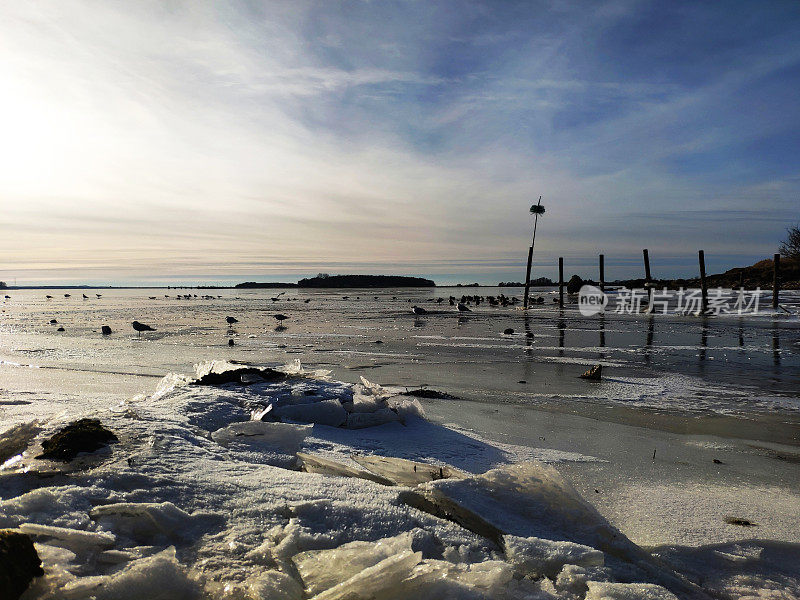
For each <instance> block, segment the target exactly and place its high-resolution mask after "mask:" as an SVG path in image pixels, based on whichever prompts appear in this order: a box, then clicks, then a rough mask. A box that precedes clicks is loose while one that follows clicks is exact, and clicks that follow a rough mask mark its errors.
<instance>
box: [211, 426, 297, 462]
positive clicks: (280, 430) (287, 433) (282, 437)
mask: <svg viewBox="0 0 800 600" xmlns="http://www.w3.org/2000/svg"><path fill="white" fill-rule="evenodd" d="M309 433H311V427H309V426H307V425H293V424H290V423H267V422H264V421H242V422H240V423H231V424H230V425H228V426H227V427H223V428H222V429H217V430H216V431H215V432H214V433H212V434H211V439H212V440H214V441H215V442H217V443H218V444H219V445H221V446H228V444H230V443H231V442H237V443H243V444H252V445H260V446H267V447H270V448H274V449H278V450H282V451H283V452H286V453H288V454H294V453H296V452H297V451H298V450H299V449H300V446H301V444H302V443H303V440H304V439H305V438H306V436H307V435H308V434H309Z"/></svg>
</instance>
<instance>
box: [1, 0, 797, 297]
mask: <svg viewBox="0 0 800 600" xmlns="http://www.w3.org/2000/svg"><path fill="white" fill-rule="evenodd" d="M798 31H800V3H798V2H796V1H794V0H791V1H785V2H770V1H763V2H736V1H734V0H729V1H726V2H711V1H709V2H697V1H692V2H681V1H679V0H671V1H669V2H663V1H660V2H650V1H642V0H613V1H608V2H602V1H595V0H592V1H587V2H563V1H561V2H555V1H554V2H536V1H532V0H531V1H525V2H504V1H499V0H495V1H491V2H469V1H466V0H459V1H453V2H447V1H442V2H437V1H422V0H420V1H414V0H404V1H397V2H390V1H378V0H373V1H352V2H349V1H342V2H336V1H333V0H325V1H323V0H321V1H319V2H303V1H291V2H290V1H286V2H256V1H254V0H250V1H238V0H231V1H229V2H202V1H199V0H192V1H186V2H179V1H174V0H164V1H159V2H150V1H147V0H137V1H136V2H130V1H127V0H124V1H114V0H104V1H99V0H52V1H38V0H30V1H25V2H14V1H10V0H9V1H7V2H0V209H2V213H1V214H2V218H1V219H0V280H4V281H7V282H8V283H10V284H12V283H14V282H15V281H16V282H17V284H18V285H32V284H56V283H67V284H80V283H87V284H104V283H115V284H163V285H166V284H168V283H178V282H180V283H229V282H238V281H244V280H261V281H279V280H284V281H295V280H297V279H298V278H299V277H304V276H308V275H314V274H316V273H318V272H328V273H394V274H409V275H411V274H414V275H426V276H430V277H433V278H434V279H435V280H436V281H438V282H442V283H448V282H456V281H463V282H472V281H478V282H481V283H492V282H497V281H509V280H515V281H520V280H522V279H523V278H524V275H525V273H524V271H525V261H526V258H527V247H528V246H529V245H530V236H531V231H532V224H533V219H532V217H531V216H530V214H529V207H530V205H531V204H534V203H536V201H537V200H538V198H539V196H542V204H543V205H544V206H545V207H546V213H545V214H544V215H543V216H542V217H541V218H540V219H539V224H538V230H537V239H536V247H535V255H534V273H533V276H534V277H536V276H550V277H553V276H555V275H556V264H557V259H558V257H559V256H563V257H564V260H565V270H566V271H567V273H568V274H572V273H578V274H581V275H583V276H596V262H597V258H596V257H597V254H598V253H603V254H605V256H606V278H607V279H609V280H612V279H615V278H618V277H619V278H622V277H630V276H641V272H642V264H641V250H642V248H648V249H649V253H650V257H651V263H652V267H653V275H654V276H657V277H669V276H680V275H686V276H692V275H694V274H695V273H696V271H697V250H698V249H703V250H704V251H705V255H706V261H707V266H708V270H709V271H710V272H717V271H721V270H725V269H727V268H731V267H734V266H742V265H745V264H751V263H752V262H755V261H756V260H759V259H761V258H764V257H767V256H771V255H772V253H774V252H776V251H777V245H778V243H779V242H780V240H781V239H782V238H783V237H784V234H785V231H786V228H787V227H788V226H790V225H793V224H795V223H796V222H798V221H800V193H799V192H800V160H799V159H800V36H798V35H797V32H798Z"/></svg>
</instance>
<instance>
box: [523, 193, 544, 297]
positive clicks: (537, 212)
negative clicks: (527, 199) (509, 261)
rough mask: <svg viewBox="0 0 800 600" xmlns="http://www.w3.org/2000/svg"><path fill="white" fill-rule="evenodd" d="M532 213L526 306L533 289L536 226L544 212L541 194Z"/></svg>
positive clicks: (526, 279)
mask: <svg viewBox="0 0 800 600" xmlns="http://www.w3.org/2000/svg"><path fill="white" fill-rule="evenodd" d="M530 213H531V214H532V215H533V237H532V238H531V248H530V250H529V251H528V270H527V271H526V273H525V299H524V301H523V303H522V305H523V306H524V307H525V308H528V294H529V293H530V289H531V266H532V265H533V247H534V246H536V226H537V225H538V224H539V215H543V214H544V206H542V197H541V196H539V202H537V203H536V204H534V205H533V206H531V209H530Z"/></svg>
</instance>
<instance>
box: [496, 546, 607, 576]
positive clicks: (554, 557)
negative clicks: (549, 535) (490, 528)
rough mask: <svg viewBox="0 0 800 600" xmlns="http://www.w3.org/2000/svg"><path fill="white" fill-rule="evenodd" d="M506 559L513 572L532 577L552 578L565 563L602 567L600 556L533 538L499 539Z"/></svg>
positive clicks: (602, 560) (585, 549) (578, 547)
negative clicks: (513, 569) (511, 565)
mask: <svg viewBox="0 0 800 600" xmlns="http://www.w3.org/2000/svg"><path fill="white" fill-rule="evenodd" d="M503 547H504V549H505V553H506V559H507V560H508V561H509V562H510V563H511V564H513V565H514V568H515V569H516V570H517V572H519V573H521V574H523V575H528V576H531V577H534V578H539V577H542V576H547V577H549V578H551V579H555V577H556V576H557V575H558V573H559V571H561V568H562V567H563V566H564V565H566V564H572V565H579V566H583V567H602V566H603V563H604V558H603V553H602V552H600V551H599V550H595V549H594V548H590V547H589V546H584V545H582V544H575V543H573V542H556V541H553V540H545V539H541V538H536V537H529V538H521V537H517V536H514V535H505V536H503Z"/></svg>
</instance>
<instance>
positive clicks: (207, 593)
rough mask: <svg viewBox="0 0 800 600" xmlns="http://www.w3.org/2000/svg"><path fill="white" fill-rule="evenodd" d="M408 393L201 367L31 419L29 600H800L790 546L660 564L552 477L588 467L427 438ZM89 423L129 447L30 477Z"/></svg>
mask: <svg viewBox="0 0 800 600" xmlns="http://www.w3.org/2000/svg"><path fill="white" fill-rule="evenodd" d="M401 391H402V390H398V389H388V388H384V387H381V386H379V385H376V384H371V383H369V382H367V381H363V382H362V384H361V385H356V386H353V385H350V384H345V383H341V382H337V381H334V380H331V379H330V377H329V375H328V374H327V373H326V372H321V371H311V372H309V371H306V370H304V369H303V368H302V367H301V366H300V364H299V363H295V364H292V365H288V366H287V367H284V368H281V369H275V370H273V369H255V368H250V367H247V366H243V365H234V364H230V363H206V364H203V365H199V366H198V369H197V373H196V374H195V375H194V376H191V377H190V376H184V375H175V374H172V375H168V376H167V377H165V378H164V380H163V381H162V382H161V384H160V385H159V387H158V389H157V390H156V391H155V393H154V394H153V395H152V396H149V397H137V398H134V399H131V400H130V401H128V402H124V403H122V404H120V405H116V406H111V407H102V408H98V407H94V406H93V407H85V411H83V412H81V411H78V410H73V409H71V410H69V411H66V412H64V411H63V406H59V407H58V408H56V407H55V406H53V407H47V406H42V405H37V406H36V409H35V410H36V413H37V414H38V415H39V417H40V418H39V419H38V422H37V423H30V422H26V423H24V424H23V425H22V426H20V427H18V428H17V429H16V430H15V431H14V432H13V435H10V436H7V437H6V438H5V441H4V442H0V452H1V451H2V450H3V449H4V448H5V449H8V450H9V452H10V453H12V455H11V456H10V457H9V458H8V460H6V461H5V464H4V465H3V467H2V470H0V527H8V528H19V529H20V530H21V531H23V532H25V533H27V534H29V535H30V536H31V537H32V538H33V539H34V540H35V541H36V548H37V550H38V552H39V555H40V557H41V558H42V561H43V563H44V564H43V567H44V570H45V575H44V576H43V577H41V578H39V579H37V580H35V582H34V584H33V586H32V587H31V589H29V590H28V592H26V594H25V595H24V599H25V600H44V599H53V600H55V599H65V600H77V599H89V598H97V599H100V600H103V599H107V600H128V599H130V600H134V599H137V600H138V599H142V598H148V599H161V598H163V599H165V600H166V599H167V598H169V599H171V600H174V599H183V598H186V599H199V598H209V599H210V598H214V599H221V600H227V599H230V600H235V599H247V598H250V599H253V600H257V599H262V598H287V599H299V598H320V599H330V598H348V599H356V598H364V599H366V598H374V599H393V598H398V599H399V598H420V599H424V598H431V599H434V598H455V599H461V598H465V599H466V598H509V599H516V598H519V599H523V598H531V599H532V598H543V599H544V598H569V599H579V600H598V599H601V598H610V599H615V598H625V599H628V598H633V599H635V598H641V599H651V598H652V599H661V598H675V597H679V598H707V597H722V598H739V597H747V596H748V595H756V594H757V593H758V594H760V597H774V598H793V597H797V594H798V593H800V592H798V590H800V583H799V582H800V576H798V574H797V573H796V571H794V570H793V569H792V568H791V566H787V565H792V564H795V565H796V564H797V562H796V561H797V559H799V558H800V552H798V550H797V548H796V547H795V546H793V545H789V544H785V545H780V548H776V547H775V546H776V545H775V544H770V543H756V542H753V543H740V544H732V545H728V546H725V547H719V548H713V549H708V548H705V549H685V548H677V547H676V548H670V549H662V550H661V551H660V553H659V554H660V557H659V556H653V555H652V554H650V553H648V552H647V551H645V550H643V549H641V548H639V547H637V546H636V545H635V544H633V543H632V542H630V541H629V540H628V539H627V538H626V537H625V535H624V534H623V533H622V532H620V531H619V530H617V529H616V528H614V527H613V526H612V525H610V524H609V523H608V522H607V521H606V520H605V519H604V518H603V517H602V516H601V515H600V514H599V513H598V512H597V511H596V510H595V509H594V508H593V507H592V506H591V505H590V504H589V503H587V502H586V501H585V500H583V499H582V498H581V497H580V496H579V495H578V494H577V493H576V492H575V491H574V490H573V489H572V487H571V486H570V485H569V484H568V483H567V482H566V481H565V480H564V479H563V478H562V477H561V476H560V475H559V473H558V472H557V470H556V469H555V468H554V467H553V466H552V464H554V463H558V462H562V461H591V460H595V459H593V458H592V457H587V456H581V455H579V454H575V453H569V452H557V451H553V450H537V449H535V448H528V447H521V446H510V445H502V444H498V443H491V442H488V441H486V440H483V439H481V438H479V437H476V436H474V435H471V434H468V433H467V432H463V431H456V430H453V429H449V428H445V427H442V426H439V425H435V424H433V423H430V422H427V421H426V420H425V419H424V414H423V412H422V408H421V406H420V405H419V403H418V402H417V401H416V400H415V399H414V398H413V397H412V396H407V395H402V394H400V393H399V392H401ZM26 408H30V407H26ZM30 412H31V411H30V410H27V412H23V411H22V409H20V413H19V415H18V417H21V416H22V415H23V414H30ZM87 416H89V417H94V418H98V419H100V420H101V421H102V422H103V424H104V425H105V426H106V427H108V428H109V429H111V430H112V431H113V432H114V433H115V434H116V435H117V437H118V438H119V443H117V444H114V445H113V446H110V447H106V448H104V449H102V450H99V451H97V452H95V453H92V454H84V455H81V456H79V457H78V458H77V459H75V460H74V461H72V462H69V463H60V462H52V461H47V460H38V459H36V458H34V457H35V456H36V455H38V454H39V451H40V447H41V442H42V441H43V440H44V439H45V438H46V437H48V436H49V435H51V434H52V433H53V432H54V431H56V430H58V429H59V428H60V427H62V426H63V425H65V424H66V423H67V422H69V421H72V420H74V419H76V418H80V417H87ZM16 421H17V424H20V423H22V420H21V418H17V419H16ZM5 422H6V424H9V425H10V424H13V423H8V419H5ZM3 429H6V428H5V427H4V428H3ZM0 439H2V438H0ZM23 450H24V451H23ZM547 463H549V464H547ZM793 561H794V562H793ZM795 568H796V567H795ZM787 594H788V595H787Z"/></svg>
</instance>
